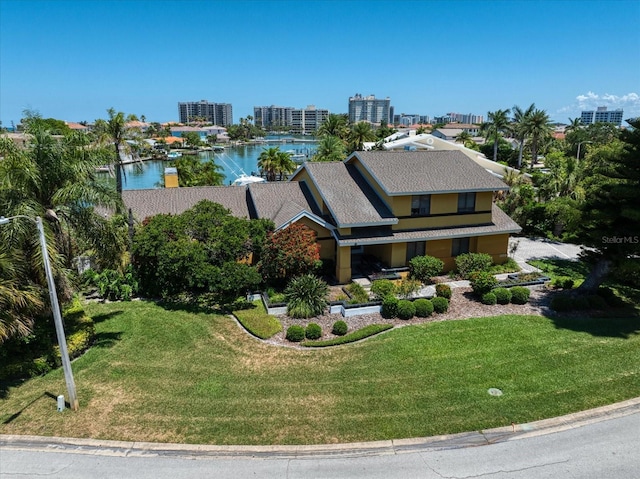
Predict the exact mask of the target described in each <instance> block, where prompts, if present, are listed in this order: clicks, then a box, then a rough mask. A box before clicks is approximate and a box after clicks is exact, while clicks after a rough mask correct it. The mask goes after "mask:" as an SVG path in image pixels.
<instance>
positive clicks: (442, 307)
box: [431, 296, 449, 313]
mask: <svg viewBox="0 0 640 479" xmlns="http://www.w3.org/2000/svg"><path fill="white" fill-rule="evenodd" d="M431 303H432V304H433V310H434V311H435V312H436V313H446V312H447V310H448V309H449V300H448V299H447V298H441V297H439V296H436V297H435V298H433V299H432V300H431Z"/></svg>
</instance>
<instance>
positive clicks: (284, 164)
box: [275, 151, 298, 181]
mask: <svg viewBox="0 0 640 479" xmlns="http://www.w3.org/2000/svg"><path fill="white" fill-rule="evenodd" d="M297 167H298V165H296V162H295V161H293V160H292V159H291V153H287V152H286V151H279V152H278V155H277V156H276V167H275V170H276V173H278V175H279V177H280V180H281V181H282V180H283V179H284V177H285V176H286V175H290V174H291V173H293V172H294V171H296V168H297Z"/></svg>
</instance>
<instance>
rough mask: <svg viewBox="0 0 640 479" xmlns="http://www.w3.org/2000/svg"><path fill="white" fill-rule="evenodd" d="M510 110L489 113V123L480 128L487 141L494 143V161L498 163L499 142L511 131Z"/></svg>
mask: <svg viewBox="0 0 640 479" xmlns="http://www.w3.org/2000/svg"><path fill="white" fill-rule="evenodd" d="M509 111H510V110H509V109H508V108H507V109H506V110H496V111H490V112H488V113H487V121H486V122H485V123H483V124H482V125H481V126H480V131H481V132H483V133H484V135H485V137H486V138H487V140H492V141H493V161H498V140H499V139H500V137H501V135H502V134H503V133H505V132H506V131H508V129H509V118H508V117H507V115H508V114H509Z"/></svg>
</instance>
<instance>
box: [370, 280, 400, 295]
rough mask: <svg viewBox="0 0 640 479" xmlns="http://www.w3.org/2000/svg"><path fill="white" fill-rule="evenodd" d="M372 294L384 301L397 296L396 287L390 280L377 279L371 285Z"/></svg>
mask: <svg viewBox="0 0 640 479" xmlns="http://www.w3.org/2000/svg"><path fill="white" fill-rule="evenodd" d="M371 292H372V293H373V295H374V296H375V297H376V298H377V299H384V298H385V297H386V296H393V295H394V294H395V292H396V285H395V284H394V282H393V281H391V280H390V279H376V280H375V281H374V282H373V283H371Z"/></svg>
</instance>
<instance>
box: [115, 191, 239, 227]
mask: <svg viewBox="0 0 640 479" xmlns="http://www.w3.org/2000/svg"><path fill="white" fill-rule="evenodd" d="M122 200H123V201H124V204H125V206H126V208H127V209H129V208H131V211H132V213H133V216H134V217H135V218H136V219H137V220H139V221H142V220H144V219H145V218H147V217H149V216H153V215H157V214H161V213H164V214H173V215H177V214H180V213H183V212H184V211H186V210H188V209H189V208H191V207H193V206H195V205H196V203H198V202H199V201H201V200H209V201H213V202H214V203H219V204H221V205H222V206H224V207H225V208H228V209H229V210H231V213H232V214H233V215H234V216H237V217H240V218H242V217H245V218H249V217H250V216H249V208H248V206H247V190H246V188H244V187H242V186H193V187H190V188H161V189H155V190H124V191H123V192H122Z"/></svg>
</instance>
